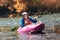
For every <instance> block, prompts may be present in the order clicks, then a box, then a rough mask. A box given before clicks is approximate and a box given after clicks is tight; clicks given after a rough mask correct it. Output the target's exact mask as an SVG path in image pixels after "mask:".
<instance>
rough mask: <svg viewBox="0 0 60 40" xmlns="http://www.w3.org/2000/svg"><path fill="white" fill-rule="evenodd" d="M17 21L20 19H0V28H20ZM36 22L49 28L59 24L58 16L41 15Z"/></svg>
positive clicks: (59, 16) (59, 15)
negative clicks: (40, 22)
mask: <svg viewBox="0 0 60 40" xmlns="http://www.w3.org/2000/svg"><path fill="white" fill-rule="evenodd" d="M32 17H33V16H32ZM19 20H20V18H13V19H11V18H0V26H16V25H18V26H20V24H19ZM38 20H39V21H42V22H43V23H45V25H46V26H50V25H51V24H60V14H53V15H42V17H40V18H39V19H38Z"/></svg>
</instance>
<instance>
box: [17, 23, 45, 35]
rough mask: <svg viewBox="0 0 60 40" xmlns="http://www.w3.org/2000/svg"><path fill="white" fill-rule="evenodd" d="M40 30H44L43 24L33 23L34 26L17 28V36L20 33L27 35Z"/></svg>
mask: <svg viewBox="0 0 60 40" xmlns="http://www.w3.org/2000/svg"><path fill="white" fill-rule="evenodd" d="M42 28H44V24H43V23H35V24H33V23H32V24H30V25H27V26H25V27H23V28H21V27H19V28H18V29H17V31H18V34H20V33H28V32H31V31H33V30H34V31H37V30H41V29H42Z"/></svg>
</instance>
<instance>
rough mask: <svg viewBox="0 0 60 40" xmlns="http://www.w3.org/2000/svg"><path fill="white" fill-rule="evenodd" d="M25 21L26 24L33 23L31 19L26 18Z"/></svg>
mask: <svg viewBox="0 0 60 40" xmlns="http://www.w3.org/2000/svg"><path fill="white" fill-rule="evenodd" d="M24 22H25V25H29V24H31V23H32V22H31V21H30V20H29V19H27V20H24Z"/></svg>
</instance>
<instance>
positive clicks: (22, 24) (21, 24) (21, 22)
mask: <svg viewBox="0 0 60 40" xmlns="http://www.w3.org/2000/svg"><path fill="white" fill-rule="evenodd" d="M20 26H21V27H24V23H23V19H20Z"/></svg>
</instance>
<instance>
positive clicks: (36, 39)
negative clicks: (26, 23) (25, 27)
mask: <svg viewBox="0 0 60 40" xmlns="http://www.w3.org/2000/svg"><path fill="white" fill-rule="evenodd" d="M56 36H57V37H56ZM59 37H60V35H57V34H55V33H51V34H35V35H34V34H33V35H32V34H30V35H29V34H20V35H19V40H59V39H60V38H59Z"/></svg>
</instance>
